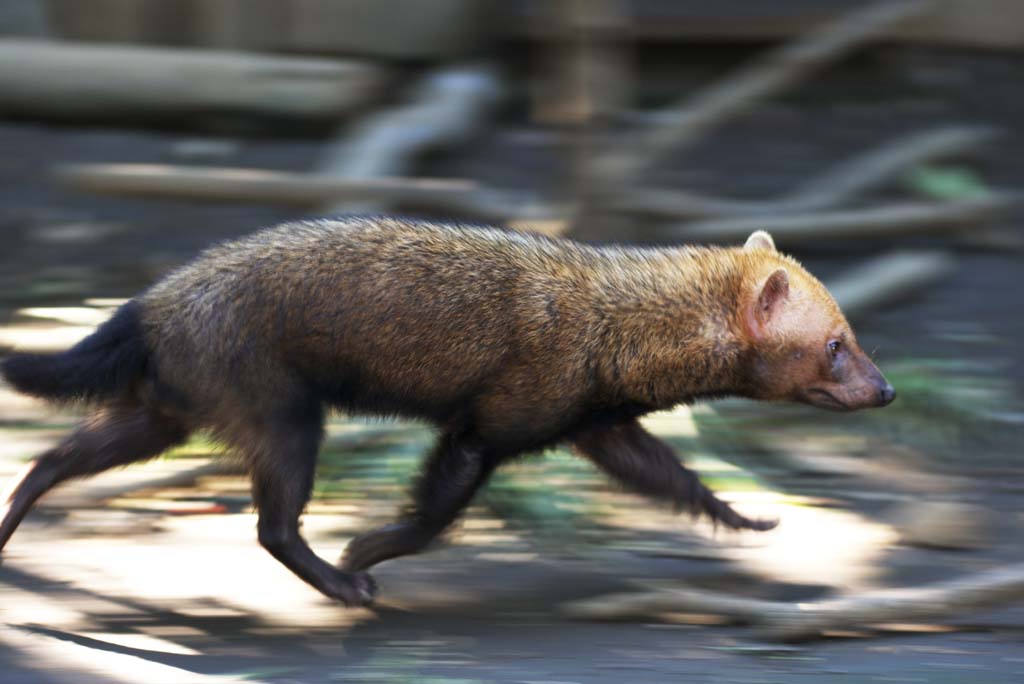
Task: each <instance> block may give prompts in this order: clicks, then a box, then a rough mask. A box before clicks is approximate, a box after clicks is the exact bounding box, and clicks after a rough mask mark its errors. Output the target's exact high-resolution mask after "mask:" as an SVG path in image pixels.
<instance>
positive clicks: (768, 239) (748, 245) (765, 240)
mask: <svg viewBox="0 0 1024 684" xmlns="http://www.w3.org/2000/svg"><path fill="white" fill-rule="evenodd" d="M743 249H745V250H746V251H748V252H749V251H750V250H752V249H767V250H768V251H770V252H775V251H777V250H776V249H775V240H772V236H771V235H769V234H768V233H767V232H765V231H763V230H756V231H754V232H753V233H751V234H750V237H748V238H747V241H746V242H745V243H744V245H743Z"/></svg>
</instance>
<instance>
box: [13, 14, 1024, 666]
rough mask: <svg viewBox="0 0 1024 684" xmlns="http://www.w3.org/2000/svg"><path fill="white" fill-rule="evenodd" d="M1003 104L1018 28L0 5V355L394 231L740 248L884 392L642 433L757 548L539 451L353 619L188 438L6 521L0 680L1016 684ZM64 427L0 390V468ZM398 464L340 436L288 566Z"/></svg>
mask: <svg viewBox="0 0 1024 684" xmlns="http://www.w3.org/2000/svg"><path fill="white" fill-rule="evenodd" d="M1022 76H1024V4H1022V3H1019V2H1015V1H1014V0H944V1H943V0H935V1H933V2H926V1H923V0H913V1H910V0H900V1H896V0H893V1H889V2H875V3H867V2H861V1H859V0H776V1H775V2H771V3H768V2H754V1H743V0H718V2H714V3H709V2H700V1H698V0H533V1H531V0H510V1H506V2H497V1H493V2H487V1H484V0H429V1H428V0H91V1H90V2H81V1H75V0H0V354H4V353H8V352H10V351H11V350H13V349H16V348H17V349H22V350H31V349H60V348H64V347H66V346H68V345H70V344H72V343H73V342H75V341H77V340H78V339H80V338H81V337H82V336H84V335H85V334H87V333H88V332H89V331H90V330H91V329H92V328H93V327H94V326H95V325H97V324H98V323H99V322H101V321H102V320H104V319H105V318H106V317H107V316H108V315H109V313H110V311H111V310H112V309H113V308H114V307H116V306H117V305H118V304H119V303H121V302H122V301H124V300H125V299H127V298H128V297H131V296H132V295H133V294H135V293H137V292H138V291H139V290H141V289H143V288H145V287H147V286H148V285H149V284H151V283H153V282H154V281H155V280H156V279H157V278H159V277H160V276H161V275H163V274H165V273H167V272H168V271H169V270H170V269H173V268H175V267H176V266H178V265H180V264H182V263H184V262H186V261H188V260H189V259H191V258H193V257H194V256H195V255H196V254H197V253H198V252H199V251H200V250H201V249H203V248H204V247H206V246H208V245H210V244H212V243H215V242H217V241H220V240H224V239H228V238H232V237H235V236H239V235H242V234H245V233H249V232H251V231H253V230H255V229H257V228H260V227H264V226H269V225H273V224H275V223H278V222H280V221H284V220H288V219H294V218H300V217H312V216H322V215H327V214H334V213H345V212H363V213H365V212H391V213H402V214H407V215H416V216H428V217H435V218H440V219H447V220H456V221H466V222H485V223H495V224H502V225H508V226H511V227H513V228H516V229H519V230H527V231H536V232H541V233H545V234H549V235H563V236H567V237H572V238H575V239H579V240H586V241H595V242H607V241H612V242H621V241H628V242H642V243H652V244H678V243H687V242H693V243H720V244H737V243H741V242H742V240H743V239H745V237H746V236H747V235H748V234H749V233H750V232H752V231H753V230H755V229H767V230H769V231H770V232H771V233H772V234H773V235H774V237H775V240H776V242H777V244H778V245H779V247H780V248H781V249H783V250H784V251H787V252H790V253H792V254H794V255H795V256H797V257H798V258H799V259H801V261H803V262H804V264H805V265H806V266H808V267H809V268H810V270H811V271H812V272H814V273H815V274H817V275H818V276H819V277H821V278H822V279H823V280H824V281H825V282H826V284H828V285H829V287H830V288H831V289H832V291H833V293H834V294H835V295H836V297H837V299H838V300H839V301H840V303H841V305H842V306H843V308H844V310H845V311H846V312H847V314H848V315H849V317H850V318H851V320H852V322H853V323H854V326H855V328H856V329H857V331H858V336H859V338H860V342H861V345H862V346H863V347H864V348H865V349H866V350H868V351H869V352H871V353H872V354H873V356H874V358H875V360H876V361H877V362H878V364H879V365H880V367H881V368H882V370H883V371H884V372H885V373H886V375H887V376H888V377H889V379H890V380H891V381H892V383H893V384H894V385H895V386H896V388H897V390H898V392H899V398H898V399H897V401H896V402H895V403H894V404H893V405H892V406H890V407H888V408H886V409H884V410H881V411H873V412H865V413H861V414H854V415H848V414H847V415H835V414H826V413H824V412H816V411H814V410H813V409H808V408H798V407H786V406H767V405H760V404H753V403H749V402H742V401H725V402H719V403H715V404H713V405H702V406H697V407H692V408H685V407H684V408H680V409H677V410H675V411H672V412H670V413H665V414H659V415H655V416H651V417H650V418H648V419H647V424H648V426H649V427H650V428H651V429H652V430H653V431H655V432H656V433H658V434H659V435H661V436H663V437H664V438H666V439H667V440H669V441H670V442H671V443H672V444H673V445H675V446H676V447H677V448H678V450H679V454H680V457H681V458H683V459H684V460H685V461H686V462H687V463H688V464H689V465H691V466H693V467H694V468H695V469H697V470H698V471H699V472H700V473H701V474H702V476H703V478H704V479H705V481H706V482H707V483H708V484H709V485H710V486H712V488H714V489H715V490H716V491H718V492H719V493H720V495H721V496H722V497H723V498H726V499H728V500H730V501H733V502H735V503H736V505H737V507H738V508H740V509H741V510H743V511H744V512H746V513H749V514H755V515H761V516H766V517H779V518H780V519H781V524H780V526H779V527H778V528H777V529H776V530H774V531H772V532H769V533H764V534H755V533H733V532H729V531H727V530H715V529H712V528H711V527H709V526H707V525H705V524H704V523H701V522H698V523H693V522H692V521H690V520H689V519H688V518H687V517H685V516H682V517H677V516H674V515H673V514H672V513H671V512H668V511H663V510H661V509H659V508H658V507H656V506H653V505H648V504H647V503H646V502H644V501H642V500H640V499H638V498H635V497H632V496H629V495H626V494H622V493H620V492H617V491H616V490H615V488H614V487H613V486H612V485H610V484H609V483H607V482H606V481H605V480H604V479H603V478H601V477H600V476H599V475H598V474H597V473H595V472H594V471H593V470H592V469H591V468H590V467H589V466H588V465H587V464H585V463H583V462H581V461H579V460H577V459H575V458H574V457H573V456H572V454H571V453H569V452H567V451H561V450H556V451H552V452H549V453H547V454H544V455H543V456H542V457H537V458H531V459H528V460H525V461H523V462H521V463H519V464H517V465H515V466H513V467H510V468H508V469H507V470H506V471H504V472H501V473H499V474H498V475H497V477H496V478H495V479H494V481H493V482H492V484H491V486H490V487H489V488H488V489H487V490H486V491H485V492H484V493H483V494H482V495H481V496H480V497H479V498H478V499H477V500H476V501H475V503H474V505H473V506H472V508H471V509H470V511H469V513H468V515H467V516H466V519H465V520H464V521H463V522H462V523H461V524H459V525H458V526H457V529H456V530H454V531H453V533H452V535H450V540H449V542H448V543H447V544H446V545H445V546H443V547H441V548H438V549H436V550H435V551H434V552H432V553H430V554H427V555H423V556H418V557H413V558H407V559H403V560H400V561H397V562H394V563H388V564H385V565H383V566H382V567H380V568H379V569H377V570H375V573H374V574H375V576H376V577H377V579H378V581H379V583H380V585H381V588H382V596H381V600H380V604H379V605H378V606H377V607H375V608H374V609H373V610H369V609H358V610H345V609H343V608H341V607H339V606H337V605H334V604H331V603H329V602H328V601H326V599H324V598H322V597H321V596H320V595H319V594H317V593H316V592H315V591H313V590H312V589H310V588H309V587H307V586H306V585H305V584H303V583H302V582H301V581H300V580H298V579H297V578H295V577H294V576H293V575H291V574H290V573H289V572H288V571H287V570H285V569H284V568H283V567H281V566H280V565H279V564H278V563H277V562H276V561H274V560H273V559H272V558H271V557H270V556H269V555H268V554H266V553H265V552H264V551H263V550H262V549H260V548H259V547H258V545H257V543H256V540H255V517H254V515H253V513H252V508H251V501H250V498H249V494H248V482H247V478H246V477H245V476H244V475H243V474H242V473H240V472H238V471H236V470H234V469H233V466H232V465H231V463H230V462H229V461H227V460H221V459H218V458H217V451H218V449H217V445H216V444H212V443H208V442H206V441H204V440H203V439H194V440H193V441H192V442H190V443H189V444H188V445H187V446H185V447H182V448H180V449H177V450H175V451H174V452H172V453H169V454H167V455H166V456H165V457H163V458H161V459H158V460H156V461H153V462H151V463H148V464H145V465H141V466H138V467H133V468H130V469H127V470H124V471H120V472H114V473H106V474H104V475H102V476H99V477H96V478H93V479H91V480H87V481H82V482H75V483H71V484H69V485H67V486H65V487H62V488H60V489H59V490H56V491H54V492H53V493H52V494H51V495H49V496H47V497H46V498H45V499H44V500H43V501H42V502H41V503H40V505H39V506H38V507H37V509H36V510H35V511H34V512H33V513H32V514H30V516H29V518H28V519H27V520H26V521H25V523H24V524H23V525H22V527H21V529H20V530H19V532H18V533H17V534H16V535H15V537H14V538H13V540H12V541H11V543H10V544H9V546H8V547H7V548H6V550H5V553H4V560H3V565H2V567H0V682H4V683H5V684H6V683H10V682H26V683H36V682H76V683H80V682H138V681H149V682H164V681H166V682H192V681H198V682H205V681H210V682H219V681H241V680H245V681H259V682H315V681H358V682H405V681H408V682H442V681H443V682H459V683H469V682H473V683H476V682H506V681H508V682H584V681H587V682H590V681H607V682H623V681H628V682H664V681H668V680H670V679H677V678H679V677H684V676H687V675H690V676H693V677H700V678H701V679H700V680H701V681H708V682H714V681H721V682H790V681H794V680H796V681H812V682H817V681H821V682H865V681H901V682H933V681H934V682H961V681H970V682H972V683H974V684H978V683H984V682H1019V681H1024V657H1022V656H1021V645H1022V640H1024V607H1022V606H1024V602H1022V601H1021V599H1024V545H1022V544H1021V542H1022V540H1024V534H1022V527H1024V525H1022V523H1024V497H1022V496H1021V495H1022V493H1024V479H1022V477H1021V476H1022V474H1024V467H1022V465H1024V464H1022V463H1021V459H1020V443H1021V437H1022V434H1024V431H1022V423H1024V409H1022V405H1021V397H1022V392H1021V390H1022V387H1024V346H1022V345H1021V343H1020V339H1021V337H1022V336H1024V315H1022V314H1024V310H1022V306H1021V303H1020V295H1021V288H1022V287H1024V271H1022V266H1024V253H1022V246H1024V231H1022V219H1024V212H1022V208H1021V206H1020V203H1019V201H1018V200H1019V198H1020V190H1019V188H1020V186H1021V183H1022V181H1024V161H1022V156H1021V154H1020V153H1019V152H1020V149H1021V142H1022V139H1021V136H1022V134H1024V88H1022V86H1021V83H1022ZM75 420H76V416H75V414H74V412H73V411H68V410H57V409H53V408H51V407H47V406H45V405H42V404H40V403H37V402H35V401H31V400H28V399H26V398H23V397H20V396H17V395H15V394H14V393H13V392H11V391H10V390H9V389H8V388H5V387H0V478H2V479H3V480H4V481H6V480H7V479H8V478H10V477H12V476H13V475H14V474H15V473H16V472H17V471H18V470H19V469H20V468H21V467H22V466H23V464H24V463H25V462H26V461H28V460H29V459H30V458H31V457H32V456H33V455H35V454H38V453H39V452H41V451H43V450H44V449H46V448H47V447H48V446H50V445H51V444H52V443H53V442H54V441H55V440H56V439H58V438H59V436H60V435H61V434H63V433H64V432H65V431H66V430H67V429H68V428H69V427H70V426H71V425H73V424H74V422H75ZM430 437H431V435H430V432H429V430H428V429H427V428H425V427H424V426H422V425H418V424H412V423H396V422H385V421H373V420H361V419H351V418H348V417H344V416H335V417H333V418H332V420H331V422H330V425H329V429H328V438H327V441H326V444H325V447H324V450H323V454H322V457H321V462H320V467H319V472H318V480H317V484H316V494H315V497H314V500H313V502H312V503H311V504H310V506H309V509H308V511H307V515H306V517H305V519H304V531H305V534H306V535H307V537H308V538H309V539H310V540H311V542H312V544H313V546H314V548H315V549H316V550H317V551H318V553H320V554H321V555H323V556H325V557H328V558H334V557H337V556H338V555H339V554H340V552H341V550H342V549H343V548H344V545H345V543H346V542H347V541H348V540H349V539H350V538H351V537H352V536H354V535H355V534H358V533H359V532H361V531H365V530H367V529H369V528H371V527H373V526H376V525H378V524H382V523H384V522H386V521H387V520H389V519H391V518H392V517H393V516H394V515H395V514H396V512H397V511H398V510H399V508H400V507H401V506H402V504H403V503H404V501H405V498H404V497H405V494H404V490H405V488H406V487H407V485H408V483H409V481H410V479H411V478H412V477H413V475H414V473H415V471H416V468H417V464H418V462H419V459H420V456H421V454H422V453H423V451H424V450H425V449H426V446H427V445H428V444H429V442H430ZM798 677H799V679H797V678H798Z"/></svg>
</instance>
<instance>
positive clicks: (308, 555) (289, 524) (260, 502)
mask: <svg viewBox="0 0 1024 684" xmlns="http://www.w3.org/2000/svg"><path fill="white" fill-rule="evenodd" d="M322 429H323V426H322V414H321V412H320V409H319V407H315V408H310V409H308V410H306V411H302V412H295V413H292V414H289V415H288V416H284V417H282V416H277V417H275V418H274V419H271V420H268V421H266V422H264V423H262V424H261V426H260V428H259V429H258V430H259V431H258V432H256V433H255V434H253V435H252V436H251V438H250V440H249V441H250V442H251V443H250V444H249V445H248V446H246V447H244V448H243V451H244V455H245V456H246V457H247V459H248V461H249V463H250V465H251V468H252V490H253V500H254V502H255V504H256V510H257V511H258V513H259V523H258V524H257V531H258V534H259V541H260V544H261V545H262V546H263V547H264V548H265V549H266V550H267V551H269V552H270V554H271V555H272V556H273V557H274V558H276V559H277V560H279V561H280V562H281V563H283V564H284V565H285V567H287V568H288V569H289V570H291V571H292V572H294V573H295V574H296V575H298V576H299V577H300V578H302V579H303V580H305V581H306V582H308V583H309V584H310V585H312V586H313V587H314V588H316V589H317V590H319V591H320V592H321V593H322V594H324V595H326V596H328V597H330V598H333V599H337V600H339V601H342V602H343V603H345V604H346V605H350V606H353V605H363V604H366V603H369V602H370V601H372V600H373V597H374V594H375V593H376V588H375V586H374V584H373V580H372V579H371V578H370V577H369V575H366V574H365V573H350V572H346V571H344V570H339V569H337V568H335V567H333V566H332V565H330V564H329V563H327V562H326V561H325V560H323V559H322V558H320V557H319V556H317V555H316V554H315V553H313V550H312V549H311V548H309V545H308V544H307V543H306V540H305V539H303V538H302V535H301V534H300V533H299V516H300V515H302V510H303V509H304V508H305V507H306V503H307V502H308V501H309V496H310V493H311V491H312V489H313V475H314V470H315V467H316V456H317V451H318V449H319V446H320V438H321V434H322Z"/></svg>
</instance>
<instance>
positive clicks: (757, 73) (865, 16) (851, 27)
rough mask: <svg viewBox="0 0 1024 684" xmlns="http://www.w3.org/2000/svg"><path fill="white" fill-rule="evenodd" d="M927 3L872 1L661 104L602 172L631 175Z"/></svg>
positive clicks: (915, 13)
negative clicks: (653, 121) (657, 116)
mask: <svg viewBox="0 0 1024 684" xmlns="http://www.w3.org/2000/svg"><path fill="white" fill-rule="evenodd" d="M930 7H931V3H929V2H922V1H919V0H906V1H902V2H878V3H873V4H871V5H869V6H868V7H866V8H859V9H857V10H854V11H853V12H851V13H850V14H847V15H845V16H843V17H840V18H839V19H837V20H835V21H834V22H830V23H829V24H828V25H826V26H824V27H823V28H821V29H819V30H817V31H814V32H812V33H810V34H809V35H808V36H805V37H803V38H800V39H796V40H794V41H793V42H791V43H789V44H787V45H784V46H783V47H781V48H779V49H777V50H774V51H772V52H770V53H769V54H768V55H765V56H764V57H761V58H758V59H757V60H755V61H754V62H753V63H752V64H750V65H749V66H747V67H746V68H743V69H741V70H740V71H739V72H738V73H737V74H735V75H733V76H731V77H728V78H726V79H724V80H721V81H719V82H718V83H716V84H714V85H712V86H711V87H710V88H707V89H706V90H704V91H701V92H699V93H697V95H695V96H693V97H686V98H685V99H683V100H682V101H680V102H678V103H675V104H672V105H669V107H667V108H666V109H665V110H664V114H665V117H664V118H663V119H662V120H663V121H664V123H663V124H661V125H656V126H653V127H652V128H651V129H650V130H646V131H642V132H640V133H638V134H637V135H636V136H627V140H626V141H624V142H623V143H622V144H621V145H617V146H615V147H613V148H612V149H611V150H609V152H608V154H607V156H606V158H605V159H604V160H603V161H602V166H604V167H605V169H606V170H605V173H606V174H608V175H609V176H614V177H618V178H621V179H631V178H632V177H633V176H635V174H637V173H638V172H640V171H642V170H643V169H644V168H646V167H649V166H651V165H653V164H654V163H655V162H657V161H658V160H659V159H661V158H662V156H663V155H664V154H665V153H667V152H669V151H673V152H677V151H679V150H680V149H682V148H684V147H686V146H687V145H689V144H692V143H693V142H695V141H696V140H697V139H699V138H700V137H701V136H703V135H705V134H706V133H707V132H708V131H709V130H710V129H712V128H714V127H716V126H720V125H722V124H723V123H725V122H726V121H728V120H729V119H730V118H731V117H733V116H735V115H737V114H738V113H740V112H742V111H744V110H745V109H746V108H747V107H749V106H750V105H751V103H753V102H755V101H756V100H758V99H761V98H764V97H767V96H769V95H774V94H776V93H779V92H781V91H783V90H785V89H786V88H788V87H790V86H792V85H794V84H796V83H799V82H800V81H802V80H803V79H805V78H807V77H808V76H809V75H811V74H812V73H814V72H815V71H817V70H820V69H821V68H823V67H825V66H826V65H828V64H830V63H832V62H834V61H836V60H837V59H839V58H840V57H842V56H843V55H845V54H847V53H849V52H850V51H851V50H853V49H854V48H856V47H858V46H859V45H861V44H863V43H865V42H867V41H869V40H871V39H872V38H874V37H876V36H878V35H879V34H881V33H883V32H885V31H887V30H889V29H890V28H892V27H893V26H896V25H898V24H900V23H901V22H904V21H906V20H907V19H910V18H911V17H915V16H918V15H921V14H922V13H923V12H924V11H925V10H927V9H929V8H930Z"/></svg>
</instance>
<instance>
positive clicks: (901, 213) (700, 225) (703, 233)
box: [657, 192, 1019, 244]
mask: <svg viewBox="0 0 1024 684" xmlns="http://www.w3.org/2000/svg"><path fill="white" fill-rule="evenodd" d="M1018 201H1019V197H1018V196H1017V195H1015V194H1013V193H1008V192H998V193H992V194H990V195H987V196H984V197H974V198H969V199H963V200H954V201H950V202H908V203H905V204H893V205H887V206H881V207H870V208H865V209H845V210H837V211H823V212H808V213H796V214H769V215H752V216H740V217H736V218H724V219H713V220H709V221H699V222H696V223H683V224H671V225H669V226H663V227H661V228H659V229H657V233H658V234H659V235H664V236H672V237H676V238H686V239H687V240H695V241H719V242H736V241H742V240H743V239H745V238H746V236H748V235H750V233H752V232H753V231H755V230H767V231H768V232H770V233H771V234H772V237H774V238H775V241H776V242H779V243H790V244H792V243H793V242H797V241H808V242H824V241H827V240H840V239H850V238H864V239H867V238H880V237H892V236H895V235H910V234H915V233H928V232H939V231H948V230H956V229H961V228H964V227H966V226H970V225H973V224H976V223H980V222H984V221H987V220H990V219H992V218H994V217H996V216H998V215H1000V214H1003V213H1005V212H1007V211H1008V210H1010V209H1011V208H1013V207H1014V206H1016V204H1017V203H1018Z"/></svg>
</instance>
